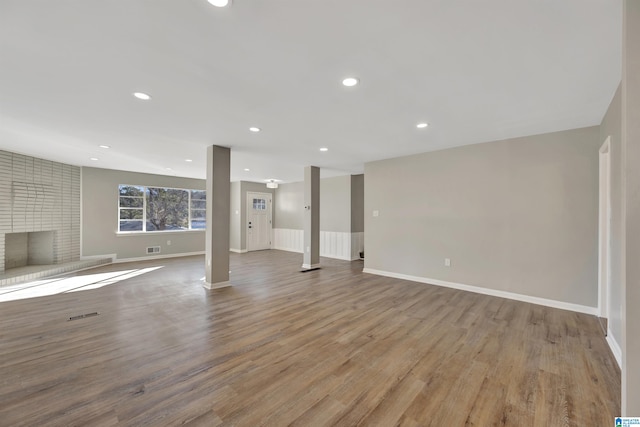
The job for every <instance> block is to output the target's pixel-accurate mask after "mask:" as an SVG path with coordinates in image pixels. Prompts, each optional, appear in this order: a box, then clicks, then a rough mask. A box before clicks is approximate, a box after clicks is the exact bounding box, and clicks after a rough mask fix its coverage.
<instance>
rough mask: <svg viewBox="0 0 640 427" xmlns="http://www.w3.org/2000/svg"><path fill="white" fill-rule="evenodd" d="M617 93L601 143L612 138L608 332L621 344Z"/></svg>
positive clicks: (619, 101)
mask: <svg viewBox="0 0 640 427" xmlns="http://www.w3.org/2000/svg"><path fill="white" fill-rule="evenodd" d="M620 89H621V87H620V86H618V90H617V91H616V93H615V96H614V97H613V100H612V101H611V105H609V109H608V110H607V113H606V114H605V116H604V119H603V120H602V124H601V125H600V143H604V141H605V140H606V139H607V137H611V145H610V150H611V151H610V154H609V156H610V157H609V158H610V160H611V196H610V197H611V289H610V292H611V295H610V296H611V301H610V307H611V313H609V325H608V327H609V329H610V330H611V334H612V335H613V337H614V338H615V340H616V341H617V342H618V343H621V342H622V312H621V311H622V298H623V289H622V283H623V282H622V265H623V264H622V242H623V238H622V230H623V228H622V171H623V165H622V135H621V131H622V99H621V94H620Z"/></svg>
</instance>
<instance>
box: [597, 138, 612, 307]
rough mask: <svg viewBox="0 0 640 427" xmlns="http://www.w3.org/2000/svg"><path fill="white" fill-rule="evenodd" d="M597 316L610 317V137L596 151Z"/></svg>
mask: <svg viewBox="0 0 640 427" xmlns="http://www.w3.org/2000/svg"><path fill="white" fill-rule="evenodd" d="M598 153H599V154H598V316H600V317H604V318H609V317H610V316H611V137H610V136H608V137H607V139H605V141H604V143H603V144H602V146H601V147H600V150H599V151H598Z"/></svg>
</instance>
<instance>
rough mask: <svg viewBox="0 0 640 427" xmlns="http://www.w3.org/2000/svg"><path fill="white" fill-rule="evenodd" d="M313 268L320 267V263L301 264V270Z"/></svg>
mask: <svg viewBox="0 0 640 427" xmlns="http://www.w3.org/2000/svg"><path fill="white" fill-rule="evenodd" d="M314 268H320V264H302V269H303V270H313V269H314Z"/></svg>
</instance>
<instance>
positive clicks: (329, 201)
mask: <svg viewBox="0 0 640 427" xmlns="http://www.w3.org/2000/svg"><path fill="white" fill-rule="evenodd" d="M320 230H322V231H339V232H343V233H350V232H351V176H349V175H345V176H336V177H333V178H323V179H321V180H320Z"/></svg>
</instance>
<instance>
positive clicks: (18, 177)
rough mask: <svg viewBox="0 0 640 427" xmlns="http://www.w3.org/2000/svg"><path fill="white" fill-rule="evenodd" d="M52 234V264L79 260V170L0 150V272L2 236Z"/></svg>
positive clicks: (74, 167)
mask: <svg viewBox="0 0 640 427" xmlns="http://www.w3.org/2000/svg"><path fill="white" fill-rule="evenodd" d="M32 231H55V232H56V233H55V239H54V243H53V245H54V247H53V251H54V256H53V261H54V263H56V264H57V263H64V262H70V261H76V260H78V259H79V258H80V168H78V167H76V166H71V165H66V164H63V163H57V162H52V161H50V160H43V159H38V158H35V157H29V156H24V155H21V154H16V153H11V152H8V151H1V150H0V260H1V262H0V273H1V272H3V271H4V260H5V244H4V242H5V238H4V235H5V233H20V232H32Z"/></svg>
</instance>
